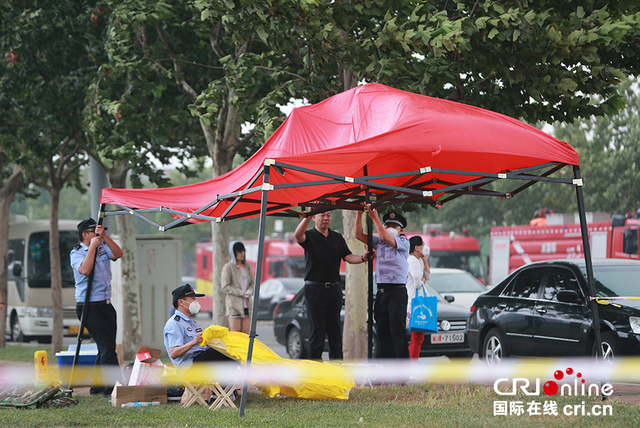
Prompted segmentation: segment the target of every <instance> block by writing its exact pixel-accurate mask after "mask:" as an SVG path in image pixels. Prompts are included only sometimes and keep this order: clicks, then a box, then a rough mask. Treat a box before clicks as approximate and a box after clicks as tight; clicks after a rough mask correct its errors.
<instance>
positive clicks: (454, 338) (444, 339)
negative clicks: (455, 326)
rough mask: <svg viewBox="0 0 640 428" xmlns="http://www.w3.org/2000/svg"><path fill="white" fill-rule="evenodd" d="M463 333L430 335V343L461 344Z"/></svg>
mask: <svg viewBox="0 0 640 428" xmlns="http://www.w3.org/2000/svg"><path fill="white" fill-rule="evenodd" d="M462 342H464V333H431V343H432V344H437V343H462Z"/></svg>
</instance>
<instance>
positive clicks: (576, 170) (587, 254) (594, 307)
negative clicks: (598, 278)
mask: <svg viewBox="0 0 640 428" xmlns="http://www.w3.org/2000/svg"><path fill="white" fill-rule="evenodd" d="M573 175H574V177H575V179H576V180H580V167H579V166H578V165H575V166H574V167H573ZM576 199H577V201H578V214H579V216H580V229H581V231H582V246H583V248H584V262H585V267H586V269H587V286H588V289H589V297H596V290H595V286H594V280H593V263H592V261H591V246H590V245H589V229H588V225H587V216H586V214H585V207H584V196H583V194H582V185H576ZM589 306H590V308H591V313H592V314H593V334H594V338H595V345H596V358H602V335H601V334H600V314H599V312H598V310H599V308H598V302H596V301H595V300H592V299H589Z"/></svg>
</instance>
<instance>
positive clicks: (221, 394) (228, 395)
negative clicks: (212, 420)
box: [209, 382, 237, 410]
mask: <svg viewBox="0 0 640 428" xmlns="http://www.w3.org/2000/svg"><path fill="white" fill-rule="evenodd" d="M212 386H213V388H212V389H213V394H215V396H216V399H215V400H214V401H213V403H211V406H209V410H218V409H219V408H221V407H222V406H226V407H231V408H232V409H237V407H236V405H235V403H234V402H233V398H232V395H233V392H234V391H235V389H236V387H237V384H235V383H230V384H229V385H227V387H226V388H223V387H222V385H220V382H213V383H212Z"/></svg>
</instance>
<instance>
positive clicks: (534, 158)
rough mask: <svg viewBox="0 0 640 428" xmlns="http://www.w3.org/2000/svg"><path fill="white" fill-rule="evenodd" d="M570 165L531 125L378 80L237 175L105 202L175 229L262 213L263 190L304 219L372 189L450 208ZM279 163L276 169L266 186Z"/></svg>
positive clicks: (296, 115)
mask: <svg viewBox="0 0 640 428" xmlns="http://www.w3.org/2000/svg"><path fill="white" fill-rule="evenodd" d="M567 165H572V166H578V165H579V158H578V154H577V153H576V152H575V150H573V148H572V147H571V146H569V145H568V144H567V143H565V142H562V141H559V140H557V139H555V138H553V137H551V136H549V135H547V134H545V133H544V132H542V131H540V130H538V129H536V128H533V127H531V126H529V125H527V124H525V123H523V122H520V121H518V120H515V119H512V118H510V117H507V116H504V115H501V114H498V113H494V112H491V111H488V110H483V109H479V108H476V107H471V106H468V105H464V104H459V103H454V102H450V101H445V100H440V99H437V98H431V97H426V96H423V95H418V94H413V93H409V92H404V91H400V90H397V89H394V88H390V87H388V86H384V85H380V84H375V83H370V84H367V85H363V86H359V87H357V88H354V89H352V90H349V91H346V92H343V93H340V94H338V95H335V96H333V97H331V98H328V99H326V100H325V101H322V102H320V103H318V104H315V105H310V106H305V107H299V108H295V109H293V111H292V112H291V114H290V115H289V117H288V118H287V119H286V120H285V122H284V123H283V124H282V126H280V128H278V130H277V131H276V132H275V133H274V134H273V136H271V138H269V140H267V142H266V143H265V144H264V146H263V147H262V148H261V149H260V150H258V151H257V152H256V153H255V154H254V155H253V156H252V157H251V158H250V159H248V160H247V161H246V162H245V163H243V164H242V165H241V166H239V167H238V168H236V169H234V170H233V171H231V172H229V173H227V174H224V175H222V176H220V177H217V178H214V179H211V180H207V181H204V182H202V183H197V184H192V185H188V186H180V187H173V188H162V189H105V190H104V191H103V192H102V200H101V202H102V203H109V204H115V205H118V206H121V207H122V208H124V209H125V211H126V213H128V212H129V210H130V209H134V210H136V211H134V212H138V213H140V212H141V211H140V210H145V211H144V212H149V210H151V211H154V210H155V211H166V212H169V213H170V214H172V215H174V216H177V217H179V219H178V220H176V221H173V222H171V223H168V224H167V225H165V226H160V225H158V227H159V228H161V229H163V230H167V229H170V228H171V227H175V226H176V225H179V224H180V223H182V222H184V221H197V220H214V221H224V220H229V219H234V218H241V217H250V216H257V215H259V214H260V195H259V193H257V192H259V191H261V190H265V189H266V190H268V192H269V197H268V203H267V209H266V214H267V215H270V214H278V215H295V216H297V215H298V214H299V212H300V207H305V208H309V207H311V208H318V209H326V208H333V209H336V208H342V209H359V208H360V207H362V203H363V201H364V195H365V189H369V191H370V192H371V194H372V195H373V197H374V198H376V199H377V200H378V201H380V200H381V199H384V201H380V202H379V204H380V205H383V206H384V205H390V204H395V203H398V202H407V201H414V202H423V203H429V204H435V203H437V201H439V203H442V202H446V201H447V200H450V199H451V198H453V197H457V196H459V195H461V194H468V193H475V194H493V195H496V196H502V197H510V196H512V195H513V194H515V193H517V192H518V191H520V190H522V185H523V184H525V183H527V182H529V181H531V180H533V181H539V180H545V179H546V180H551V181H560V182H565V183H571V182H572V181H571V179H569V180H567V179H551V178H548V175H550V174H551V173H553V172H555V171H556V170H558V169H560V168H562V167H564V166H567ZM269 167H273V168H271V170H272V172H274V170H275V173H272V174H271V175H270V178H269V179H268V180H266V179H265V175H264V172H265V170H266V169H269ZM532 171H537V174H535V175H533V174H532ZM505 178H507V179H514V180H515V182H516V184H517V186H516V187H515V188H514V189H513V190H512V191H511V192H509V193H495V192H490V191H486V190H484V189H483V188H484V187H485V186H486V185H487V184H488V183H490V182H492V181H494V180H501V179H505ZM267 183H268V187H264V185H265V184H267ZM161 207H162V208H161ZM296 207H298V208H296ZM114 214H115V213H114Z"/></svg>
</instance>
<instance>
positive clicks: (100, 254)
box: [70, 242, 113, 303]
mask: <svg viewBox="0 0 640 428" xmlns="http://www.w3.org/2000/svg"><path fill="white" fill-rule="evenodd" d="M96 251H97V257H96V262H95V264H94V265H93V270H94V273H93V282H92V283H91V296H90V299H89V301H90V302H100V301H102V300H107V299H111V265H110V262H111V261H113V258H112V255H111V250H110V249H109V247H108V246H107V244H105V243H104V242H103V243H102V244H100V245H99V246H98V248H97V250H96ZM88 252H89V247H88V246H86V245H85V244H80V245H77V246H76V247H74V249H73V250H71V255H70V258H71V267H72V268H73V277H74V278H75V281H76V302H77V303H84V300H85V293H86V292H87V285H88V283H89V276H88V275H83V274H81V273H80V272H79V269H80V265H81V264H82V262H83V261H84V259H85V258H86V257H87V253H88Z"/></svg>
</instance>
